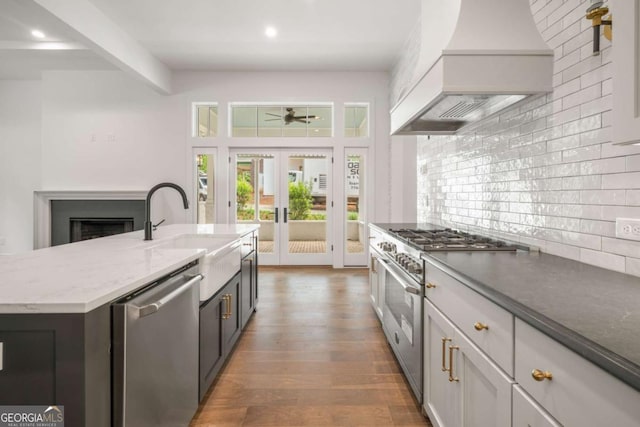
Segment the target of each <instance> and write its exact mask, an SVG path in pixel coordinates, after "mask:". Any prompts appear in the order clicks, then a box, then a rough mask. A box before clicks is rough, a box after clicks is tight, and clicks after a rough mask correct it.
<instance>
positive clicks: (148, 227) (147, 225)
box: [144, 182, 189, 240]
mask: <svg viewBox="0 0 640 427" xmlns="http://www.w3.org/2000/svg"><path fill="white" fill-rule="evenodd" d="M164 187H170V188H173V189H175V190H176V191H177V192H178V193H180V195H181V196H182V203H183V204H184V208H185V209H189V201H188V200H187V193H185V192H184V190H183V189H182V187H180V186H179V185H177V184H173V183H171V182H163V183H161V184H158V185H156V186H154V187H153V188H152V189H151V190H149V193H147V201H146V203H145V220H144V240H153V239H152V236H151V233H152V227H153V224H152V223H151V196H153V193H155V192H156V190H159V189H160V188H164Z"/></svg>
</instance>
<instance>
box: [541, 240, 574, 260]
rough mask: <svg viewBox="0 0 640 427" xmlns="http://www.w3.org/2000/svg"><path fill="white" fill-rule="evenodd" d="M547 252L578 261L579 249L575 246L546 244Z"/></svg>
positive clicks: (554, 243) (549, 242)
mask: <svg viewBox="0 0 640 427" xmlns="http://www.w3.org/2000/svg"><path fill="white" fill-rule="evenodd" d="M546 247H547V252H548V253H550V254H551V255H557V256H561V257H564V258H569V259H573V260H576V261H579V260H580V248H579V247H577V246H571V245H565V244H563V243H556V242H551V241H548V242H547V245H546Z"/></svg>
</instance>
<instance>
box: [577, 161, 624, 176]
mask: <svg viewBox="0 0 640 427" xmlns="http://www.w3.org/2000/svg"><path fill="white" fill-rule="evenodd" d="M624 171H625V159H624V157H613V158H611V159H599V160H590V161H586V162H582V163H580V175H591V174H609V173H617V172H624Z"/></svg>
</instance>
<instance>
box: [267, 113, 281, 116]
mask: <svg viewBox="0 0 640 427" xmlns="http://www.w3.org/2000/svg"><path fill="white" fill-rule="evenodd" d="M265 114H266V115H268V116H274V117H282V116H281V115H280V114H273V113H265Z"/></svg>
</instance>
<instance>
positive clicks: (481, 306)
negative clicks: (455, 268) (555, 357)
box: [425, 263, 513, 377]
mask: <svg viewBox="0 0 640 427" xmlns="http://www.w3.org/2000/svg"><path fill="white" fill-rule="evenodd" d="M426 267H427V275H426V277H427V279H426V280H427V287H426V288H425V296H426V297H427V298H428V299H429V300H430V301H431V302H432V303H433V304H434V305H435V306H436V307H438V308H439V309H440V310H441V311H442V312H443V313H444V314H445V315H446V316H448V317H449V319H451V321H452V322H453V323H454V324H455V325H456V326H457V327H458V328H459V329H461V330H462V332H464V333H465V335H467V337H469V338H470V339H471V341H473V343H474V344H475V345H477V346H478V347H480V348H481V349H482V350H483V351H484V352H485V353H486V354H487V355H488V356H489V357H490V358H491V359H493V360H494V361H495V362H496V364H497V365H498V366H500V368H502V369H503V370H504V371H505V372H506V373H507V374H509V375H510V376H511V377H513V315H512V314H511V313H509V312H508V311H506V310H504V309H503V308H501V307H498V306H497V305H496V304H494V303H492V302H491V301H489V300H488V299H486V298H485V297H483V296H482V295H480V294H478V293H477V292H475V291H473V290H471V289H470V288H468V287H467V286H465V285H463V284H462V283H460V282H459V281H457V280H456V279H454V278H453V277H451V276H449V275H448V274H446V273H444V272H442V271H441V270H439V269H438V268H436V267H433V266H431V265H430V264H429V263H426ZM434 286H435V287H434ZM482 326H486V327H487V328H482ZM476 327H478V328H479V329H480V330H478V329H476Z"/></svg>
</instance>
